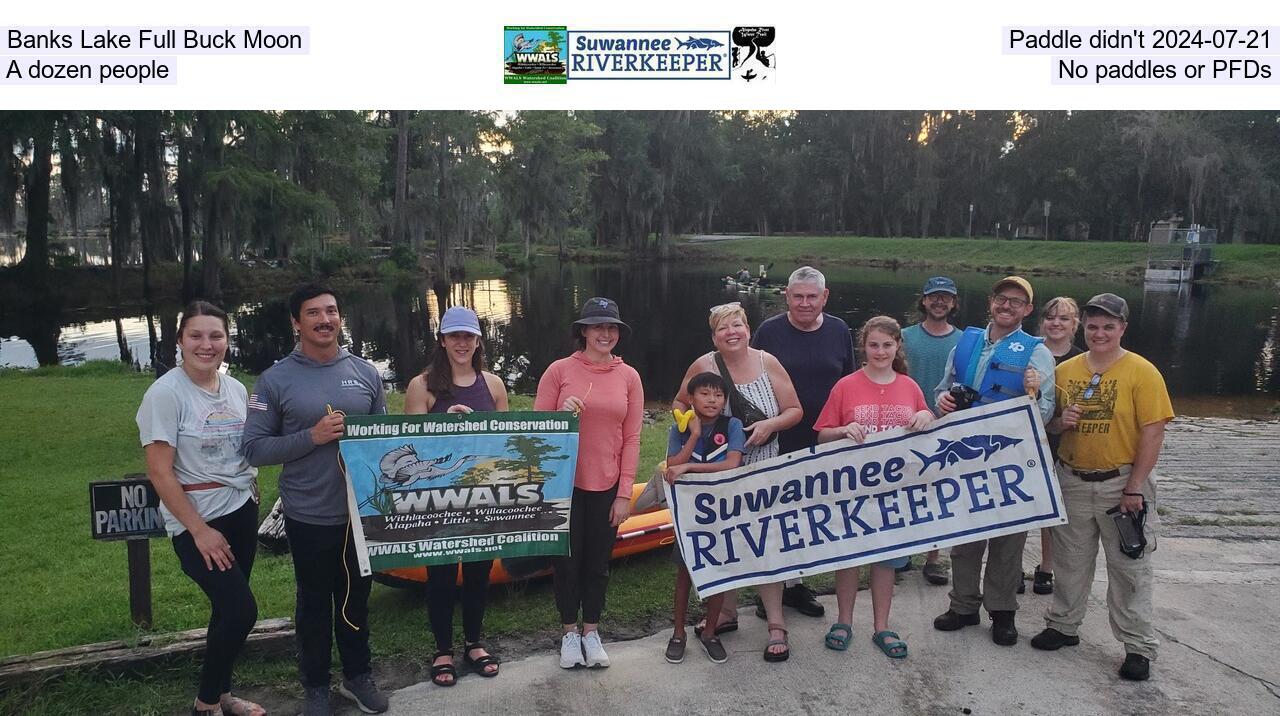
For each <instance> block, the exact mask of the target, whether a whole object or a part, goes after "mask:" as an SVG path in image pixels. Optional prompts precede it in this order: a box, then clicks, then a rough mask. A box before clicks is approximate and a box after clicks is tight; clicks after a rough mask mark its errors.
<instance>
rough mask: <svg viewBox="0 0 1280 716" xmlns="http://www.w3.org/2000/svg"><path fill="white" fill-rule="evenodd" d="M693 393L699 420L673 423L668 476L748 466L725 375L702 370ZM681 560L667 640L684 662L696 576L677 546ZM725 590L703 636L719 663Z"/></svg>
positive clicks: (710, 610) (711, 603) (723, 657)
mask: <svg viewBox="0 0 1280 716" xmlns="http://www.w3.org/2000/svg"><path fill="white" fill-rule="evenodd" d="M688 392H689V395H690V396H691V399H692V403H693V411H694V413H695V415H694V418H693V419H691V420H690V421H689V424H688V426H686V430H684V431H681V430H680V426H679V425H672V426H671V431H670V433H669V435H668V437H667V463H666V464H667V467H666V469H665V470H664V471H663V473H662V476H663V478H664V479H665V480H666V481H667V482H668V483H670V484H674V483H675V481H676V479H677V478H679V477H680V476H681V475H683V474H685V473H687V472H719V471H721V470H732V469H734V468H736V467H738V466H740V465H742V451H743V449H744V448H745V445H746V442H747V436H746V433H745V432H744V431H743V430H742V421H741V420H739V419H737V418H732V417H729V416H727V415H724V414H723V413H724V406H725V402H726V400H727V394H728V386H726V385H725V382H724V378H721V377H720V376H719V375H717V374H715V373H710V372H707V373H699V374H698V375H695V376H694V377H693V378H692V379H691V380H690V381H689V386H688ZM671 556H672V559H673V560H674V561H675V562H676V565H677V566H676V594H675V614H674V617H675V632H674V633H673V634H672V636H671V640H670V641H669V642H667V652H666V658H667V661H669V662H671V663H672V664H679V663H680V662H681V661H684V647H685V641H686V635H685V629H684V626H685V624H684V623H685V620H686V618H687V617H688V611H689V590H690V588H691V587H692V586H693V580H692V579H691V578H690V577H689V570H688V568H687V567H686V566H685V564H684V560H683V559H682V558H681V555H680V549H679V547H677V548H676V549H674V550H672V552H671ZM723 602H724V594H717V595H715V596H713V597H711V598H710V599H708V600H707V626H706V628H705V629H704V630H703V632H702V634H701V636H700V638H699V640H700V641H701V642H702V646H703V648H705V649H706V650H707V658H709V659H711V660H712V661H713V662H715V663H717V664H723V663H724V662H725V661H727V660H728V658H729V657H728V655H727V654H726V653H725V650H724V645H722V644H721V643H720V639H719V638H718V637H716V635H715V634H716V624H715V620H716V619H717V617H719V616H720V607H721V604H722V603H723Z"/></svg>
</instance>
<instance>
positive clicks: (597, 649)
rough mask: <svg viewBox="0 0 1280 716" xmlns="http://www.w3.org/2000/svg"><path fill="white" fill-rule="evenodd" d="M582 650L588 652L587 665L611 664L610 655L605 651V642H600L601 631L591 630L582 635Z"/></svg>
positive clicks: (604, 666) (605, 665) (604, 665)
mask: <svg viewBox="0 0 1280 716" xmlns="http://www.w3.org/2000/svg"><path fill="white" fill-rule="evenodd" d="M582 650H583V651H585V652H586V654H587V666H588V667H592V666H599V667H601V668H606V667H608V666H609V655H608V654H606V653H604V644H601V643H600V632H599V631H589V632H587V633H586V634H585V635H584V636H583V637H582Z"/></svg>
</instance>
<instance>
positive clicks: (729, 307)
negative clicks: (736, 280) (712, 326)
mask: <svg viewBox="0 0 1280 716" xmlns="http://www.w3.org/2000/svg"><path fill="white" fill-rule="evenodd" d="M739 308H742V303H741V302H740V301H730V302H729V303H722V304H720V305H719V306H712V307H711V312H712V313H724V312H725V311H733V310H736V309H739Z"/></svg>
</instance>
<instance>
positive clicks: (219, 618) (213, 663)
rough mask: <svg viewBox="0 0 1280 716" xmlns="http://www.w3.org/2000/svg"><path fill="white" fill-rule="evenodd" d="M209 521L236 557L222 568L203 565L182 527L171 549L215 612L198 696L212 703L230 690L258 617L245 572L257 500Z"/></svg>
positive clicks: (253, 542)
mask: <svg viewBox="0 0 1280 716" xmlns="http://www.w3.org/2000/svg"><path fill="white" fill-rule="evenodd" d="M209 526H210V527H212V528H214V529H215V530H217V531H219V532H221V533H222V536H223V537H225V538H226V540H227V544H228V545H230V546H231V554H232V555H234V556H235V561H234V562H232V563H231V568H230V569H228V570H226V571H225V572H224V571H221V570H219V569H218V567H217V566H216V565H215V566H214V568H213V569H209V568H208V567H206V566H205V563H204V557H202V556H200V550H199V549H197V548H196V541H195V538H193V537H192V536H191V533H190V532H183V533H182V534H180V535H176V536H174V538H173V551H174V552H176V553H177V555H178V561H179V562H180V563H181V564H182V571H183V572H186V574H187V576H188V577H191V579H192V581H194V582H195V583H196V584H197V585H198V586H199V587H200V589H201V590H203V591H204V593H205V596H207V597H209V603H210V604H211V605H212V606H213V611H212V613H211V614H210V615H209V630H208V632H207V633H206V635H205V647H204V663H203V664H202V665H201V666H200V692H199V695H198V697H197V698H199V699H200V700H201V701H203V702H204V703H206V704H216V703H218V699H219V698H221V696H222V695H223V694H225V693H228V692H230V691H231V669H232V666H233V665H234V664H235V661H236V656H238V655H239V654H240V648H241V647H243V646H244V640H245V638H246V637H248V636H249V632H250V631H252V630H253V625H254V624H255V623H257V621H258V603H257V602H255V601H254V599H253V592H251V591H250V590H249V573H250V572H252V571H253V558H254V556H255V555H256V554H257V549H258V540H257V538H258V503H256V502H254V501H253V500H246V501H245V503H244V505H243V506H241V507H240V508H239V509H237V510H236V511H235V512H232V513H230V514H227V515H223V516H222V517H215V518H214V519H212V520H209Z"/></svg>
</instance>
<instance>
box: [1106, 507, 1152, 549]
mask: <svg viewBox="0 0 1280 716" xmlns="http://www.w3.org/2000/svg"><path fill="white" fill-rule="evenodd" d="M1107 514H1108V515H1111V519H1113V520H1115V523H1116V532H1117V533H1118V534H1119V536H1120V551H1121V552H1123V553H1124V555H1125V556H1126V557H1128V558H1129V559H1142V554H1143V552H1145V551H1146V549H1147V536H1146V533H1145V532H1144V530H1143V526H1144V524H1145V523H1146V521H1147V501H1146V500H1145V499H1144V500H1143V501H1142V509H1141V510H1139V511H1138V512H1121V511H1120V506H1119V505H1116V506H1115V507H1112V508H1111V509H1109V510H1107Z"/></svg>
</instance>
